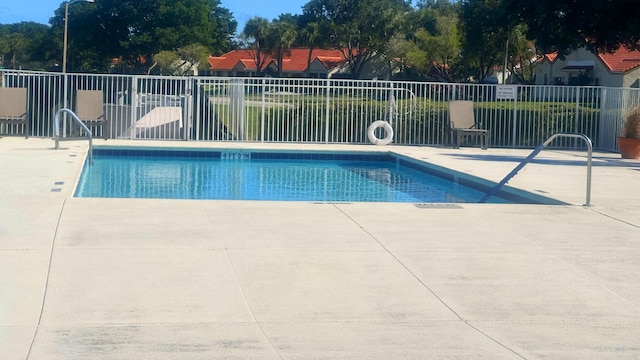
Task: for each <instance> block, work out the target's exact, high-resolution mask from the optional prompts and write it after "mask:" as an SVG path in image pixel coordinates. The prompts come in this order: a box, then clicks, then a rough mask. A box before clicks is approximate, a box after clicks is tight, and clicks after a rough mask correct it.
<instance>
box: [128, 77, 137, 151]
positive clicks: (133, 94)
mask: <svg viewBox="0 0 640 360" xmlns="http://www.w3.org/2000/svg"><path fill="white" fill-rule="evenodd" d="M137 123H138V76H135V75H134V76H131V121H130V123H129V128H130V129H131V140H135V138H136V136H137V135H136V131H137V130H136V124H137Z"/></svg>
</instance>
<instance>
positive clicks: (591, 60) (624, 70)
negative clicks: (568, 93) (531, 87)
mask: <svg viewBox="0 0 640 360" xmlns="http://www.w3.org/2000/svg"><path fill="white" fill-rule="evenodd" d="M536 84H537V85H594V86H609V87H628V88H640V51H631V50H627V49H625V48H620V49H618V50H617V51H616V52H614V53H611V54H609V53H604V54H594V53H593V52H591V51H589V50H587V49H585V48H580V49H578V50H576V51H574V52H572V53H570V54H568V55H567V56H566V58H565V59H560V57H559V56H558V55H557V54H547V55H545V56H544V57H543V58H542V59H541V60H540V62H539V63H538V66H537V69H536Z"/></svg>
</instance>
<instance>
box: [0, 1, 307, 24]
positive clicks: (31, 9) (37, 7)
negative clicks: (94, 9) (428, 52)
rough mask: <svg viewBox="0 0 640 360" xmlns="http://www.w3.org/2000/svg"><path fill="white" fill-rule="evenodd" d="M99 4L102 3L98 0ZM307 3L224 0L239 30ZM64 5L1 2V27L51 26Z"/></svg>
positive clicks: (42, 2) (60, 2) (294, 12)
mask: <svg viewBox="0 0 640 360" xmlns="http://www.w3.org/2000/svg"><path fill="white" fill-rule="evenodd" d="M96 1H100V0H96ZM307 2H308V0H275V1H265V0H221V4H222V7H225V8H227V9H229V10H230V11H231V12H232V13H233V17H234V18H235V19H236V21H238V31H242V28H243V27H244V23H245V22H246V21H247V20H249V19H250V18H252V17H254V16H261V17H264V18H267V19H269V20H272V19H273V18H276V17H278V15H280V14H282V13H292V14H300V13H302V6H303V5H304V4H306V3H307ZM60 4H62V1H59V0H0V24H13V23H18V22H21V21H35V22H38V23H42V24H48V23H49V18H51V17H52V16H53V11H54V10H55V9H56V8H57V7H58V6H60Z"/></svg>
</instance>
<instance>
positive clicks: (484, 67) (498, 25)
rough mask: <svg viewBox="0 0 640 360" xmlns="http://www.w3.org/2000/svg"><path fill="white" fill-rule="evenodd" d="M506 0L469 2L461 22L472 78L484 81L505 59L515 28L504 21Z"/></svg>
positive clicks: (467, 62) (462, 13)
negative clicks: (512, 31)
mask: <svg viewBox="0 0 640 360" xmlns="http://www.w3.org/2000/svg"><path fill="white" fill-rule="evenodd" d="M502 1H503V0H465V1H463V2H462V5H461V6H462V7H461V13H460V20H461V21H462V25H463V26H462V28H463V42H464V44H463V47H462V49H463V51H462V56H463V61H464V63H465V66H466V69H467V71H468V72H469V74H468V75H469V76H470V77H472V78H475V79H477V80H482V79H484V78H486V77H488V76H490V75H491V74H492V72H493V70H494V68H495V66H497V65H499V64H501V62H502V61H501V60H502V59H504V51H505V44H506V42H507V39H508V37H509V33H510V31H511V29H510V28H509V27H508V26H505V25H504V23H503V22H502V21H501V20H502V19H503V18H504V11H505V10H504V7H503V6H502Z"/></svg>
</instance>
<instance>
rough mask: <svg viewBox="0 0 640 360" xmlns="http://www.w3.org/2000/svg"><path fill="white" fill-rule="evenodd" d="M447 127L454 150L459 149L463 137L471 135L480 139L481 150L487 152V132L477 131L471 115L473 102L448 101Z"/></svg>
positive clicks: (483, 130)
mask: <svg viewBox="0 0 640 360" xmlns="http://www.w3.org/2000/svg"><path fill="white" fill-rule="evenodd" d="M449 126H450V131H451V144H452V145H453V147H455V148H456V149H457V148H459V147H460V143H461V141H462V137H463V136H465V135H473V136H479V137H480V141H481V146H482V150H487V147H488V146H489V130H487V129H479V128H478V127H477V123H476V120H475V116H474V114H473V101H469V100H453V101H449ZM454 139H455V140H454ZM454 141H455V142H454Z"/></svg>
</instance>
